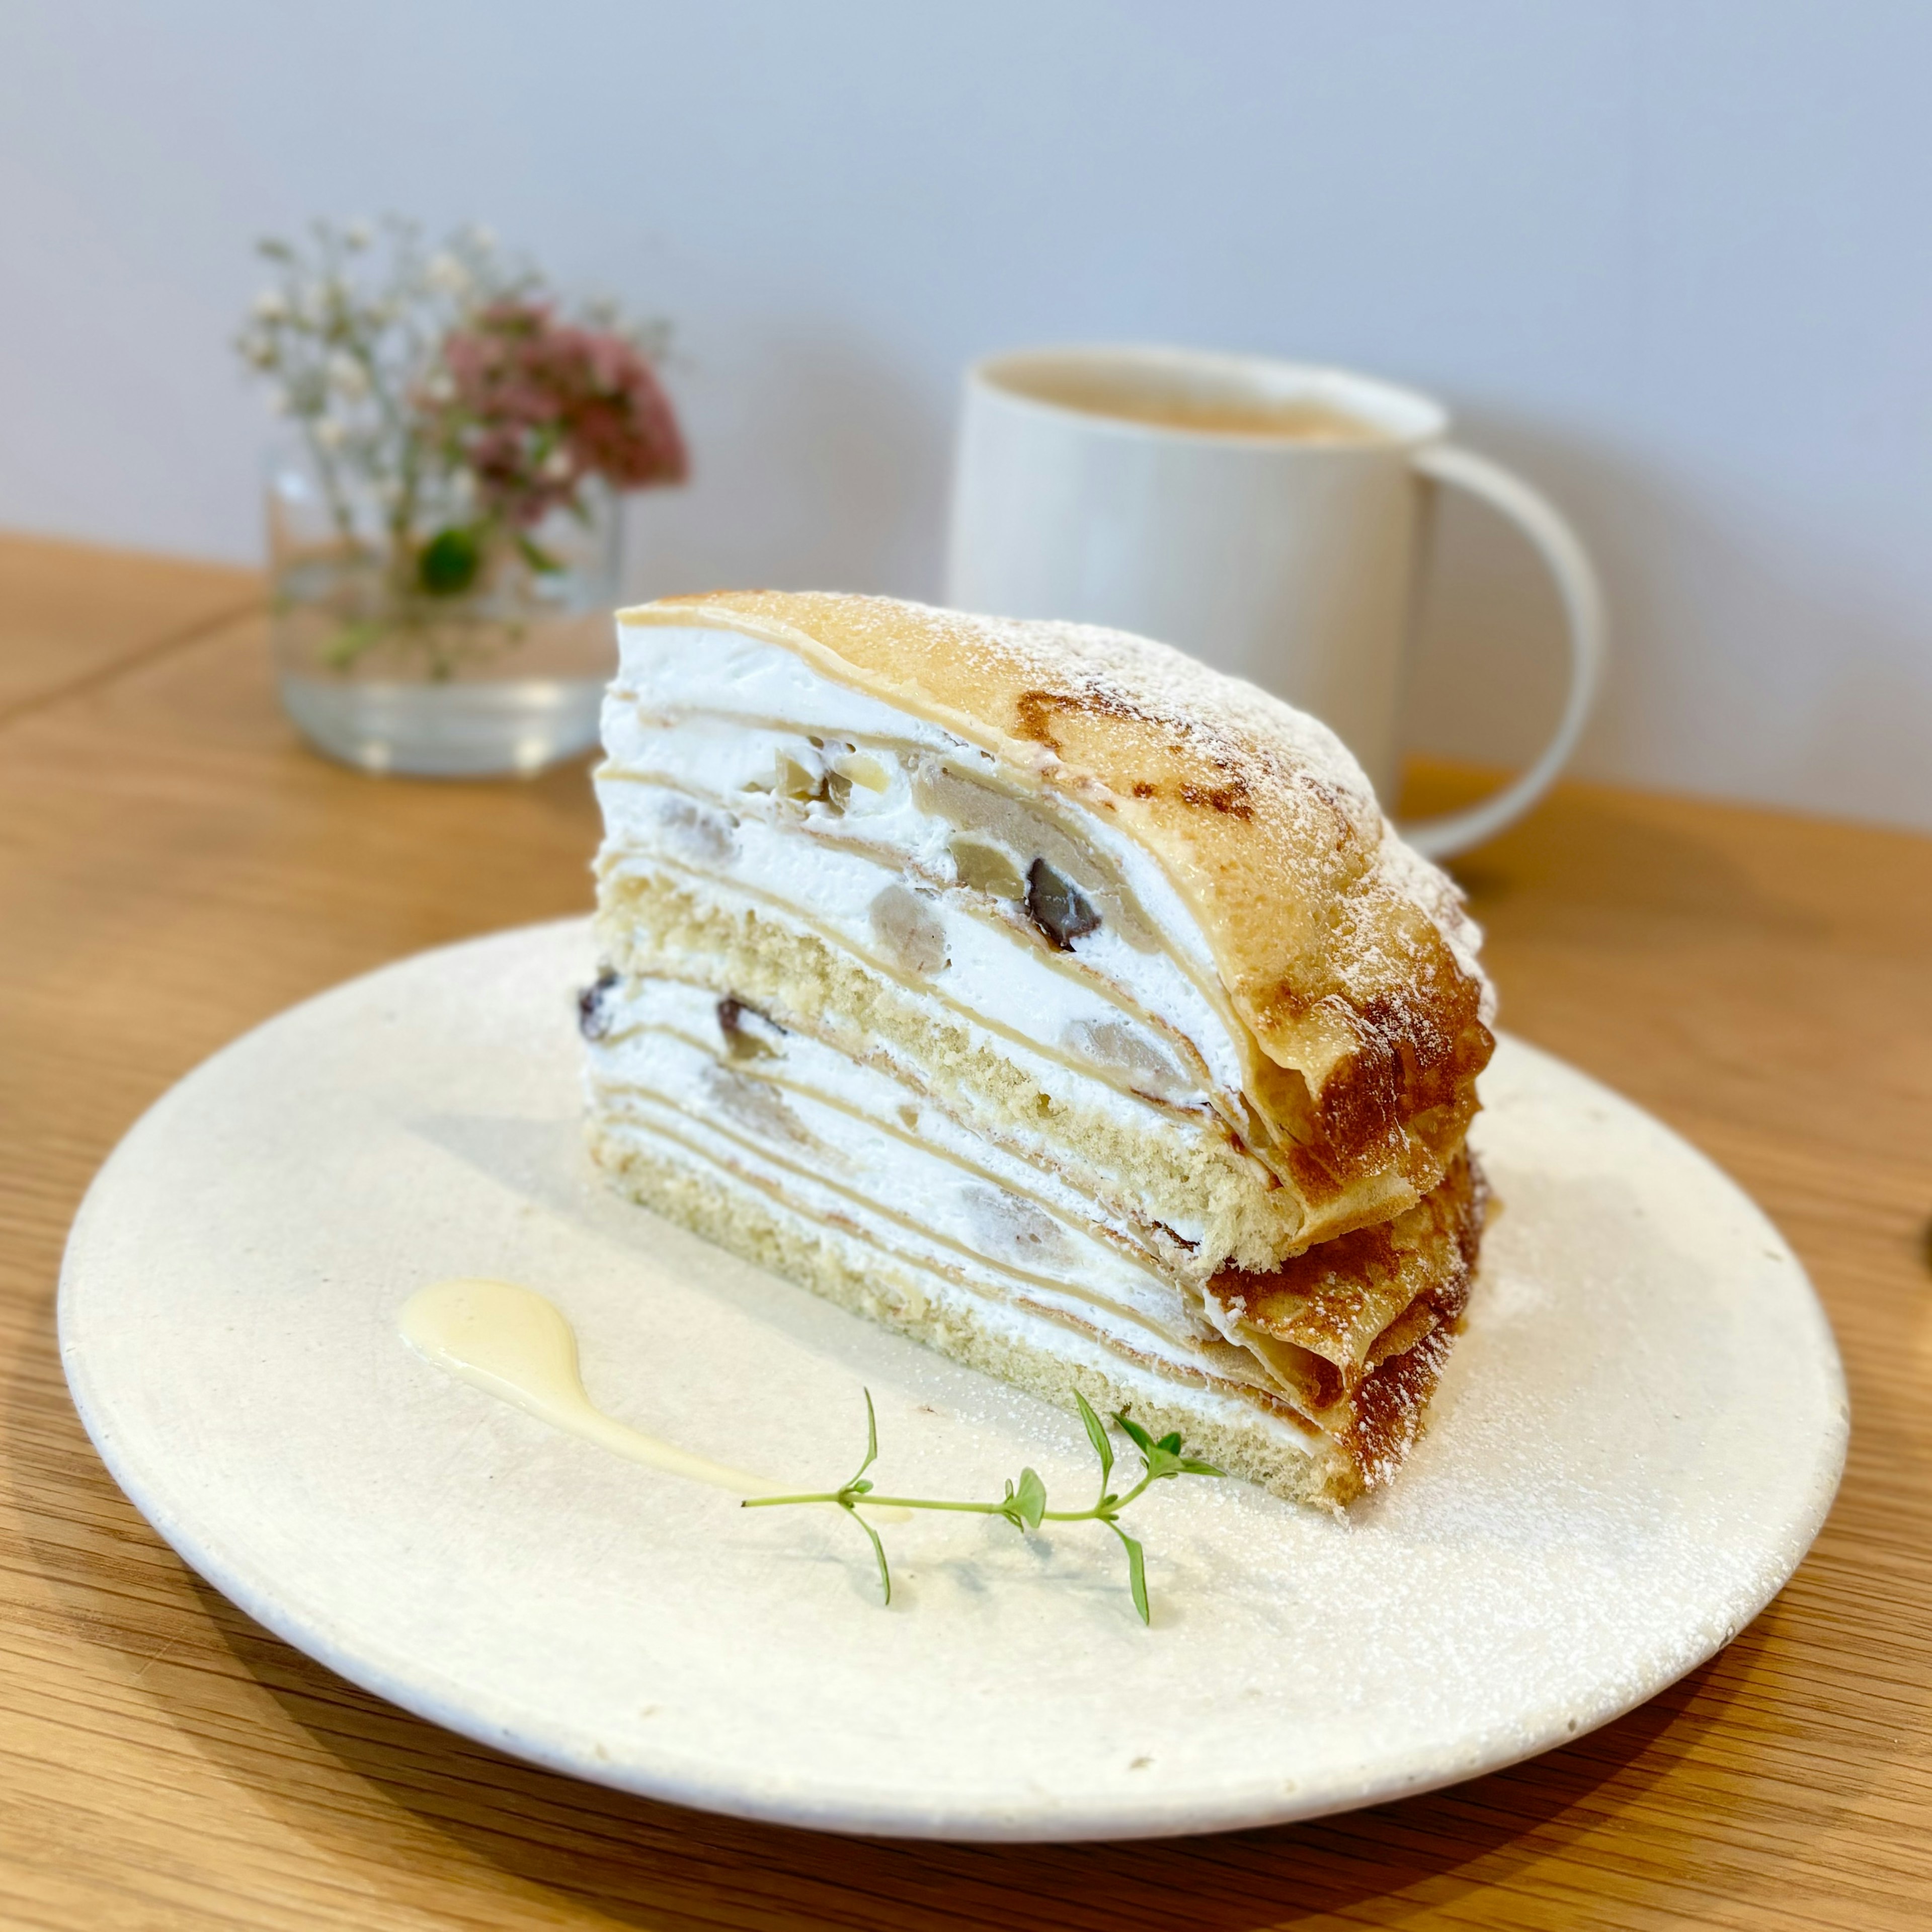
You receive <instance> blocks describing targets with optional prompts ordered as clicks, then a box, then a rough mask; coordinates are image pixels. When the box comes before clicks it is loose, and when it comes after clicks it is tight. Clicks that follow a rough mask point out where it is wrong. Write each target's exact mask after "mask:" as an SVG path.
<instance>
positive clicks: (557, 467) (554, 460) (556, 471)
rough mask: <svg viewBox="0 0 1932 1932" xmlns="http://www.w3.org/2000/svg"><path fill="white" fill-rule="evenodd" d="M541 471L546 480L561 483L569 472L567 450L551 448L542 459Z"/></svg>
mask: <svg viewBox="0 0 1932 1932" xmlns="http://www.w3.org/2000/svg"><path fill="white" fill-rule="evenodd" d="M542 473H543V475H544V478H545V480H546V481H549V482H552V483H561V482H562V481H563V479H564V478H565V477H566V476H568V475H569V474H570V454H569V452H568V451H567V450H562V449H553V450H552V451H551V452H550V454H549V455H547V456H546V457H545V458H544V460H543V472H542Z"/></svg>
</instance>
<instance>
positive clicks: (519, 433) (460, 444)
mask: <svg viewBox="0 0 1932 1932" xmlns="http://www.w3.org/2000/svg"><path fill="white" fill-rule="evenodd" d="M433 380H435V381H436V392H435V394H434V395H432V394H431V392H430V390H429V389H428V386H425V393H424V395H423V396H422V399H421V400H422V402H423V404H425V405H427V406H428V407H429V408H430V409H431V412H432V413H434V415H435V416H437V418H438V419H440V422H441V424H442V426H443V437H444V440H445V442H446V446H449V449H450V452H451V454H452V455H454V456H455V457H457V458H459V459H460V460H462V461H463V462H464V463H466V464H467V465H468V466H469V468H470V469H472V470H473V471H474V472H475V476H476V479H477V484H478V490H479V492H480V493H481V496H482V498H483V500H484V504H485V505H486V507H487V508H490V509H491V510H493V511H495V512H496V514H499V515H500V516H502V517H504V518H505V520H507V521H508V522H510V523H515V524H517V525H519V526H523V527H525V528H527V527H528V526H530V525H531V524H533V523H537V522H538V521H539V520H541V518H542V517H544V515H545V514H547V513H548V512H549V511H551V510H553V509H555V508H559V507H560V506H561V505H565V504H568V503H570V502H573V501H574V499H575V497H576V494H577V487H578V485H579V484H580V483H581V482H582V481H583V479H584V478H586V477H589V476H597V477H601V478H602V479H603V480H604V481H605V482H607V483H608V484H610V486H611V487H613V489H617V490H640V489H644V488H646V487H649V485H651V484H658V483H681V482H682V481H684V479H685V475H687V474H688V467H689V466H688V461H687V459H686V457H685V447H684V438H683V436H682V434H681V433H680V431H679V428H678V424H677V418H676V415H675V414H674V413H673V411H672V409H671V406H670V398H668V397H667V396H666V395H665V394H664V389H663V387H662V386H661V384H660V383H658V378H657V372H656V371H655V370H654V369H653V368H652V367H651V365H650V362H649V359H647V358H646V356H643V354H642V353H640V351H639V350H637V347H635V346H634V344H631V343H630V342H628V341H625V338H623V337H622V336H621V335H614V334H612V333H610V332H607V331H604V330H598V329H583V328H580V327H578V326H576V325H575V324H574V323H560V322H559V321H558V320H556V317H555V316H554V314H553V312H552V311H551V309H550V305H548V304H547V303H545V302H529V301H521V300H514V299H512V300H507V301H503V302H495V303H493V304H492V305H490V307H489V308H486V309H484V311H482V312H481V314H478V316H477V317H476V318H475V320H474V321H473V322H472V323H471V324H470V325H469V327H467V328H466V329H459V330H457V331H455V332H453V333H452V335H449V337H448V338H446V340H445V341H444V343H443V352H442V366H441V369H440V372H439V377H438V378H437V379H433ZM443 392H447V399H446V400H444V399H443Z"/></svg>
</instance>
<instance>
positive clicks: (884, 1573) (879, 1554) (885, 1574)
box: [838, 1502, 892, 1607]
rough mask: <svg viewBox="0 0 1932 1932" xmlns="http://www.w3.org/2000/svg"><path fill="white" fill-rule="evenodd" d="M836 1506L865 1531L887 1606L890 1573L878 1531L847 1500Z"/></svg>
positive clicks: (889, 1591) (890, 1585)
mask: <svg viewBox="0 0 1932 1932" xmlns="http://www.w3.org/2000/svg"><path fill="white" fill-rule="evenodd" d="M838 1507H839V1508H841V1509H842V1510H843V1511H844V1512H845V1514H847V1516H849V1517H850V1518H851V1519H852V1520H853V1522H854V1523H856V1524H857V1525H858V1526H859V1528H860V1529H862V1530H863V1531H864V1532H865V1541H867V1542H868V1543H869V1544H871V1546H872V1554H873V1556H874V1557H875V1558H876V1559H877V1562H878V1565H879V1589H880V1592H881V1593H882V1594H883V1596H884V1598H885V1601H886V1604H887V1606H888V1607H889V1606H890V1604H891V1603H892V1572H891V1571H889V1569H887V1568H886V1546H885V1545H884V1544H883V1543H881V1542H880V1541H879V1532H877V1530H876V1529H874V1528H873V1527H872V1526H871V1524H870V1523H868V1522H867V1521H866V1520H865V1518H864V1517H862V1516H861V1515H860V1514H859V1512H858V1511H856V1509H854V1508H853V1507H852V1505H850V1503H848V1502H840V1504H839V1505H838Z"/></svg>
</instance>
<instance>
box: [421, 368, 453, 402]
mask: <svg viewBox="0 0 1932 1932" xmlns="http://www.w3.org/2000/svg"><path fill="white" fill-rule="evenodd" d="M423 394H424V395H426V396H427V397H428V398H429V399H430V401H431V402H433V403H436V404H443V403H453V402H455V400H456V378H455V377H454V376H452V374H450V373H449V371H448V370H447V369H437V370H433V371H431V373H430V374H429V376H428V378H427V380H425V382H424V383H423Z"/></svg>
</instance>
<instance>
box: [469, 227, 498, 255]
mask: <svg viewBox="0 0 1932 1932" xmlns="http://www.w3.org/2000/svg"><path fill="white" fill-rule="evenodd" d="M469 245H470V246H471V247H472V248H474V249H475V251H477V253H478V254H482V255H487V254H489V253H490V251H492V250H493V248H495V247H496V229H493V228H491V227H488V226H486V225H485V224H484V223H482V222H481V221H472V223H470V224H469Z"/></svg>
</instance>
